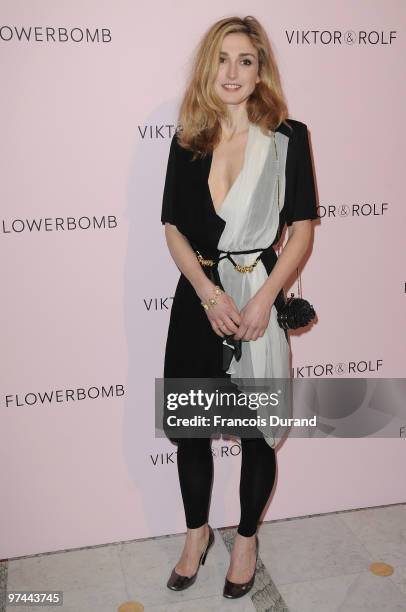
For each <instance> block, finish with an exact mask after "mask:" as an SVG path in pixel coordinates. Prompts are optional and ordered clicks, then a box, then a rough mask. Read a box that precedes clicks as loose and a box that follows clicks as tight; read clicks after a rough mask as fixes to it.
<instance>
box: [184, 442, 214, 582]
mask: <svg viewBox="0 0 406 612" xmlns="http://www.w3.org/2000/svg"><path fill="white" fill-rule="evenodd" d="M177 463H178V474H179V483H180V488H181V492H182V499H183V505H184V508H185V516H186V525H187V532H186V540H185V544H184V547H183V551H182V555H181V557H180V559H179V561H178V563H177V564H176V566H175V571H176V572H177V574H180V575H181V576H188V577H190V576H192V575H193V574H195V572H196V570H197V567H198V563H199V559H200V557H201V554H202V552H203V550H205V548H206V546H207V543H208V540H209V526H208V522H207V519H208V514H209V499H210V490H211V484H212V480H213V455H212V452H211V438H182V439H180V440H178V454H177Z"/></svg>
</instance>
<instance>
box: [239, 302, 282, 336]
mask: <svg viewBox="0 0 406 612" xmlns="http://www.w3.org/2000/svg"><path fill="white" fill-rule="evenodd" d="M273 302H274V300H272V299H271V298H270V297H269V295H267V294H265V293H264V292H257V293H256V294H255V295H254V296H253V297H252V298H251V299H250V300H248V302H247V303H246V305H245V306H244V308H243V309H242V310H241V322H240V326H239V330H238V332H237V333H236V334H235V335H234V338H235V340H256V339H257V338H261V337H262V336H263V335H264V333H265V330H266V328H267V327H268V323H269V319H270V316H271V309H272V304H273Z"/></svg>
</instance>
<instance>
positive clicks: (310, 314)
mask: <svg viewBox="0 0 406 612" xmlns="http://www.w3.org/2000/svg"><path fill="white" fill-rule="evenodd" d="M315 316H316V313H315V310H314V308H313V306H312V305H311V304H310V303H309V302H308V301H307V300H304V299H303V298H300V297H295V294H294V293H291V294H290V296H289V297H288V299H287V300H286V302H285V304H284V306H282V308H281V309H280V310H279V312H278V316H277V320H278V323H279V325H280V327H282V329H297V328H298V327H304V326H305V325H307V324H308V323H310V321H312V320H313V319H314V317H315Z"/></svg>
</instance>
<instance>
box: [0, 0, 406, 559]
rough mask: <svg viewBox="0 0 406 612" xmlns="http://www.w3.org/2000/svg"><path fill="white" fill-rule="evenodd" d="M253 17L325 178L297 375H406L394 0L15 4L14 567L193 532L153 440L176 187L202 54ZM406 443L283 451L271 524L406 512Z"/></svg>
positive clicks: (296, 445)
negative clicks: (188, 85) (216, 33)
mask: <svg viewBox="0 0 406 612" xmlns="http://www.w3.org/2000/svg"><path fill="white" fill-rule="evenodd" d="M247 12H248V13H249V14H252V15H254V16H256V17H257V18H258V19H259V20H260V21H261V22H262V23H263V25H264V26H265V28H266V29H267V31H268V33H269V36H270V39H271V42H272V44H273V47H274V51H275V55H276V59H277V61H278V64H279V68H280V72H281V75H282V81H283V87H284V91H285V94H286V97H287V100H288V105H289V111H290V116H291V117H292V118H294V119H297V120H299V121H303V122H304V123H306V124H307V126H308V129H309V136H310V141H311V146H312V155H313V161H314V167H315V173H316V180H317V191H318V199H319V217H320V219H319V220H317V221H315V222H314V244H313V247H312V252H311V256H310V257H309V258H308V261H307V262H306V265H305V266H304V269H303V272H302V285H303V294H304V296H305V297H307V298H308V299H309V300H310V301H311V302H312V303H313V304H314V305H315V307H316V309H317V313H318V321H317V323H316V324H315V325H313V326H312V327H311V329H310V330H309V331H308V332H306V333H301V334H292V335H291V347H292V356H293V360H292V375H293V376H294V377H296V378H303V379H305V378H319V377H337V378H340V377H351V378H360V379H363V378H366V377H379V378H398V379H400V378H402V376H403V375H404V346H405V330H404V300H405V280H406V278H405V266H404V250H403V249H404V247H403V246H402V245H403V238H404V228H405V223H404V221H405V203H404V194H403V192H404V189H403V182H404V167H403V166H404V142H405V128H404V121H403V119H402V117H403V109H404V80H403V79H402V78H401V74H402V72H403V58H404V56H405V42H404V40H405V39H404V30H405V5H404V4H403V3H402V2H399V1H396V0H388V1H387V2H385V3H384V2H381V1H377V0H373V1H371V0H368V1H367V0H364V1H360V2H357V3H354V2H351V1H350V0H346V1H344V2H327V3H326V2H322V0H317V1H316V0H312V1H311V2H306V3H304V2H301V1H300V0H289V1H288V2H284V3H279V4H277V3H269V2H268V1H261V0H252V2H250V3H249V5H248V4H247V3H246V2H241V1H239V0H234V1H233V2H229V1H228V0H222V1H220V2H213V3H203V4H199V3H190V2H184V1H182V0H174V1H172V2H163V1H159V2H157V1H154V0H152V2H138V3H136V2H132V1H130V0H119V1H117V2H103V3H100V2H97V1H96V0H81V1H80V2H79V1H78V0H74V1H72V2H51V1H50V0H38V1H37V2H35V3H28V2H25V1H22V0H13V1H11V0H3V3H2V11H1V17H0V19H1V23H0V53H1V62H0V74H1V82H2V95H1V97H0V105H1V122H2V129H1V174H2V177H1V182H0V192H1V228H0V230H1V231H0V248H1V268H2V275H1V276H2V299H1V312H2V342H1V344H2V363H1V371H2V375H1V387H0V393H1V396H0V402H1V406H0V409H1V445H0V449H1V450H0V452H1V464H2V468H3V469H2V470H1V477H0V483H1V490H2V492H3V495H2V504H1V509H0V514H1V518H0V535H1V537H0V558H12V557H16V556H21V555H30V554H35V553H40V552H45V551H55V550H60V549H67V548H75V547H80V546H87V545H93V544H102V543H107V542H116V541H122V540H130V539H136V538H146V537H150V536H158V535H161V534H168V533H177V532H182V531H184V530H185V528H186V526H185V520H184V513H183V505H182V501H181V495H180V489H179V483H178V474H177V466H176V446H175V445H173V444H172V443H171V442H169V440H167V439H165V438H157V437H155V430H154V387H155V379H156V378H159V377H162V375H163V358H164V348H165V341H166V333H167V328H168V322H169V315H170V309H171V303H172V298H173V294H174V290H175V287H176V283H177V280H178V277H179V271H178V269H177V267H176V265H175V264H174V262H173V260H172V259H171V257H170V254H169V252H168V249H167V246H166V242H165V237H164V228H163V226H162V225H161V222H160V213H161V202H162V190H163V184H164V179H165V171H166V163H167V158H168V152H169V143H170V139H171V137H172V135H173V133H174V130H175V127H176V118H177V109H178V105H179V102H180V99H181V96H182V92H183V89H184V86H185V82H186V79H187V75H188V73H189V70H190V67H191V61H192V57H193V52H194V50H195V48H196V46H197V44H198V41H199V40H200V37H201V36H202V35H203V33H204V32H205V31H206V29H207V28H208V27H209V26H210V25H211V24H212V23H213V22H214V21H217V20H218V19H221V18H223V17H226V16H231V15H239V16H242V17H244V16H245V15H246V14H247ZM292 289H295V286H294V285H293V287H292ZM360 401H362V397H360ZM405 445H406V443H405V440H404V439H402V438H401V437H399V439H395V438H392V439H388V438H361V439H337V438H336V439H334V438H328V439H319V440H306V439H289V440H287V442H285V444H284V445H283V447H282V448H281V449H280V451H279V452H278V456H277V457H278V478H277V483H276V486H275V489H274V492H273V495H272V499H271V502H270V504H269V506H268V509H267V512H266V515H265V516H264V518H265V520H272V519H279V518H285V517H292V516H301V515H305V514H312V513H323V512H329V511H334V510H337V509H338V510H340V509H349V508H359V507H367V506H376V505H380V504H390V503H396V502H400V501H405V493H406V486H405V480H404V463H405V452H406V446H405ZM213 453H214V463H215V480H214V485H213V493H212V502H211V511H210V522H211V524H212V525H213V526H216V527H221V526H225V525H235V524H237V523H238V521H239V510H240V508H239V498H238V483H239V469H240V459H241V456H240V447H239V445H238V444H237V442H236V441H231V440H224V439H221V438H220V439H219V440H215V441H214V442H213Z"/></svg>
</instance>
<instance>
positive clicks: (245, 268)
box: [196, 249, 265, 274]
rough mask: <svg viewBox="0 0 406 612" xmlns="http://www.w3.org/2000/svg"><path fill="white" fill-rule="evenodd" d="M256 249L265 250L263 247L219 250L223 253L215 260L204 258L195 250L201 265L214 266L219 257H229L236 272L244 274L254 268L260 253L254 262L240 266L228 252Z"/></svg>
mask: <svg viewBox="0 0 406 612" xmlns="http://www.w3.org/2000/svg"><path fill="white" fill-rule="evenodd" d="M257 251H265V249H252V250H250V251H220V252H221V253H225V255H224V257H219V259H218V260H217V261H216V260H215V259H205V258H204V257H203V256H202V255H201V253H199V251H196V256H197V259H198V260H199V263H200V264H201V265H202V266H209V267H211V266H215V265H217V264H218V262H219V261H220V260H221V259H226V258H227V259H229V260H230V261H231V263H232V264H233V266H234V268H235V270H237V272H241V273H242V274H244V273H245V272H252V271H253V270H254V268H255V266H256V265H257V264H258V262H259V260H260V259H261V255H262V252H261V254H260V255H258V257H257V258H256V260H255V261H254V263H252V264H251V265H249V266H240V264H238V263H236V262H235V261H234V259H233V258H232V257H231V255H230V253H234V254H244V253H255V252H257Z"/></svg>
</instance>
